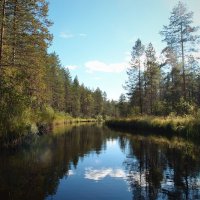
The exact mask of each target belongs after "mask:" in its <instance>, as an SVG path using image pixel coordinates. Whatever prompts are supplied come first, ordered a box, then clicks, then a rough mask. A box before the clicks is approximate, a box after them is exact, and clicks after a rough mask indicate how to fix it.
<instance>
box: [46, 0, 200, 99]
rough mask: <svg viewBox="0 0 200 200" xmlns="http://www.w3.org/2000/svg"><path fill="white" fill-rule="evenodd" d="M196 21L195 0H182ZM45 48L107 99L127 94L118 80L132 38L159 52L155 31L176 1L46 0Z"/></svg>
mask: <svg viewBox="0 0 200 200" xmlns="http://www.w3.org/2000/svg"><path fill="white" fill-rule="evenodd" d="M183 2H185V3H186V5H187V7H188V9H189V11H193V12H194V23H195V25H200V0H184V1H183ZM49 3H50V5H49V18H50V19H51V20H52V21H53V23H54V24H53V26H52V27H51V28H50V31H51V33H52V34H53V35H54V39H53V42H52V45H51V47H50V48H49V51H50V52H54V51H55V52H56V53H57V54H58V55H59V58H60V60H61V64H62V66H63V67H66V68H69V70H70V73H71V75H72V78H74V77H75V76H76V75H77V76H78V78H79V81H80V83H84V85H85V86H87V87H89V88H90V89H96V88H97V87H99V88H100V89H101V90H102V91H105V92H106V93H107V97H108V99H114V100H118V98H119V96H120V94H121V93H126V91H125V90H124V89H123V87H122V85H124V84H125V81H126V80H127V74H126V70H127V67H128V66H129V62H130V59H131V58H130V53H131V49H132V46H134V44H135V41H136V40H137V39H138V38H140V39H141V40H142V43H143V44H145V45H147V44H148V43H150V42H151V43H152V44H153V46H154V47H155V49H156V51H157V53H158V54H159V53H160V52H161V50H162V48H163V47H164V46H165V44H164V43H162V42H161V40H162V37H161V36H160V35H159V32H160V31H161V30H162V27H163V25H167V24H168V23H169V20H168V19H169V16H170V12H171V11H172V8H173V7H174V6H175V5H176V4H177V3H178V0H49Z"/></svg>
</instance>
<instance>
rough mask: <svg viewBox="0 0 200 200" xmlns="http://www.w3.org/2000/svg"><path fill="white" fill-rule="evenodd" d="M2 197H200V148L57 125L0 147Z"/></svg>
mask: <svg viewBox="0 0 200 200" xmlns="http://www.w3.org/2000/svg"><path fill="white" fill-rule="evenodd" d="M0 199H2V200H7V199H10V200H11V199H12V200H131V199H136V200H139V199H180V200H183V199H200V148H199V145H197V144H194V143H192V142H189V141H186V140H184V139H180V138H164V137H159V136H155V135H150V134H149V136H145V135H137V134H128V133H123V132H117V131H113V130H110V129H109V128H107V127H105V126H103V125H101V124H99V125H98V124H93V125H81V126H66V127H56V128H55V129H54V130H53V131H52V133H49V134H48V135H43V136H38V137H36V138H35V139H34V141H32V142H31V144H30V145H24V146H22V147H20V148H18V149H15V150H10V151H8V150H7V151H2V152H0Z"/></svg>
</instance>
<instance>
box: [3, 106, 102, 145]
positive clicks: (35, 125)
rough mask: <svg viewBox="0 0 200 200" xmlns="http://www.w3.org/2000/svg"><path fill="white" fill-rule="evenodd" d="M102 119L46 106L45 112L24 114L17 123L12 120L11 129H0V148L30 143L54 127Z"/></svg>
mask: <svg viewBox="0 0 200 200" xmlns="http://www.w3.org/2000/svg"><path fill="white" fill-rule="evenodd" d="M33 115H34V116H33ZM102 121H103V118H102V116H96V117H94V118H91V117H82V118H81V117H72V116H70V115H69V114H67V113H64V112H54V111H53V109H50V108H47V109H46V111H45V112H40V113H37V114H36V113H32V115H31V116H30V115H29V116H28V115H27V116H26V117H25V116H24V118H23V119H20V120H19V119H18V120H17V123H15V122H14V121H13V122H12V124H13V131H10V132H6V131H2V132H1V134H0V149H1V148H15V147H18V146H20V145H22V144H30V143H31V142H32V141H33V140H34V138H35V137H38V136H42V135H46V134H48V133H51V132H52V130H53V129H54V128H55V127H59V126H65V125H67V126H71V125H77V124H84V123H97V122H102Z"/></svg>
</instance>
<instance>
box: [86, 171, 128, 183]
mask: <svg viewBox="0 0 200 200" xmlns="http://www.w3.org/2000/svg"><path fill="white" fill-rule="evenodd" d="M107 176H110V177H112V178H122V179H125V178H126V174H125V172H124V171H123V170H122V169H115V170H114V169H112V168H105V169H91V168H89V169H86V171H85V178H86V179H90V180H94V181H99V180H102V179H104V178H105V177H107Z"/></svg>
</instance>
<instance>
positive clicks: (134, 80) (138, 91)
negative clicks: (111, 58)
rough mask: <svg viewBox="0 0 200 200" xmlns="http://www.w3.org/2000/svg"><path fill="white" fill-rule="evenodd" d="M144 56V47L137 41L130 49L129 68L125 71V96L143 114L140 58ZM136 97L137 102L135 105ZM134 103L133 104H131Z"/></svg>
mask: <svg viewBox="0 0 200 200" xmlns="http://www.w3.org/2000/svg"><path fill="white" fill-rule="evenodd" d="M143 54H144V45H143V44H142V42H141V40H140V39H138V40H137V41H136V42H135V45H134V46H133V48H132V52H131V56H132V59H131V66H130V68H129V69H128V70H127V74H128V81H127V82H126V85H125V89H126V90H127V91H128V93H127V95H128V97H129V100H130V101H131V102H132V104H135V105H136V106H139V107H140V113H141V114H142V113H143V75H142V64H143V63H142V56H143ZM137 96H139V102H138V103H137ZM133 102H135V103H133Z"/></svg>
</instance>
